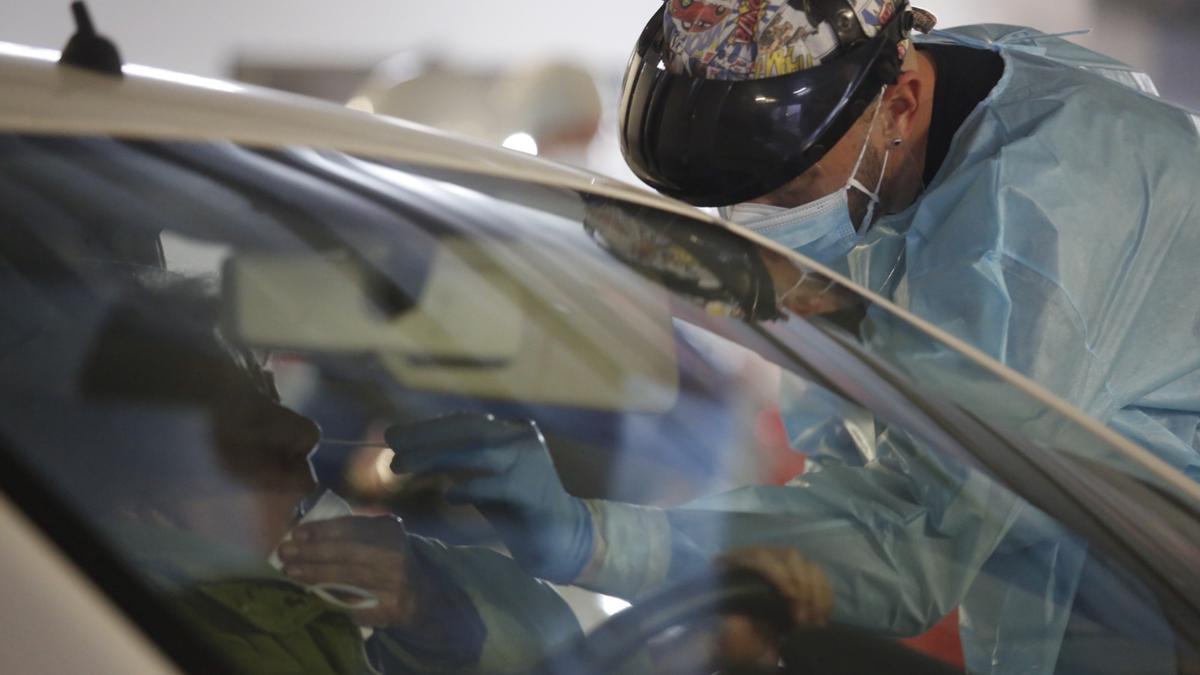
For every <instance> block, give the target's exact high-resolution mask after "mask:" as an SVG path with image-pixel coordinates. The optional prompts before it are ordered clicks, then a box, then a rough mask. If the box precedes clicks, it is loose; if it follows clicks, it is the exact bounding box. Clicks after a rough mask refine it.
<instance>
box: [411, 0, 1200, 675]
mask: <svg viewBox="0 0 1200 675" xmlns="http://www.w3.org/2000/svg"><path fill="white" fill-rule="evenodd" d="M932 23H933V19H932V17H931V16H930V15H928V14H927V13H924V12H921V11H919V10H914V9H913V8H911V7H910V6H909V5H908V3H907V2H906V1H901V2H893V1H892V0H828V1H825V0H807V1H800V0H792V1H790V2H787V3H783V2H778V3H776V2H772V3H768V2H755V1H753V0H691V1H688V0H670V1H669V2H668V3H666V5H665V6H664V7H663V9H662V10H660V11H659V13H658V14H656V15H655V17H654V18H652V20H651V22H650V24H649V25H648V26H647V29H646V31H645V33H644V34H643V36H642V38H641V40H640V41H639V43H638V45H637V47H636V51H635V54H634V58H633V59H632V61H631V64H630V70H629V72H628V74H627V76H626V84H625V91H624V95H623V99H622V119H621V125H622V127H621V133H622V140H623V149H624V151H625V155H626V158H627V160H628V161H629V164H630V166H631V167H632V168H633V169H634V171H635V172H636V173H637V174H638V176H639V177H640V178H642V179H643V180H645V181H646V182H647V183H648V184H650V185H651V186H653V187H654V188H656V189H658V190H659V191H661V192H663V193H665V194H667V195H669V196H673V197H677V198H680V199H683V200H686V201H689V202H691V203H693V204H696V205H699V206H716V207H720V208H721V209H722V211H723V212H724V213H725V214H726V215H727V217H729V218H730V219H732V220H734V221H736V222H738V223H740V224H742V225H745V226H746V227H748V228H750V229H752V230H755V231H757V232H758V233H760V234H762V235H764V236H766V237H768V238H771V239H773V240H775V241H777V242H779V243H780V244H782V245H784V246H787V247H789V248H792V249H795V250H796V251H798V252H800V253H802V254H805V255H807V256H809V257H811V258H813V259H816V260H818V261H819V262H822V263H824V264H827V265H829V266H831V267H833V268H835V269H837V270H840V271H842V272H843V273H845V274H848V275H849V276H850V277H851V278H852V279H853V280H855V281H856V282H858V283H860V284H862V285H864V286H866V287H868V288H870V289H871V290H873V291H875V292H878V293H880V294H882V295H884V296H885V297H888V298H890V299H892V300H893V301H895V302H896V303H898V304H900V305H901V306H903V307H905V308H907V309H909V310H910V311H912V312H913V313H915V314H917V315H918V316H920V317H922V318H924V319H926V320H927V321H929V322H931V323H933V324H935V325H937V326H938V327H940V328H942V329H943V330H945V331H947V332H949V333H951V334H952V335H955V336H956V337H958V338H961V339H963V340H965V341H966V342H968V343H970V344H972V345H974V346H975V347H977V348H979V349H981V350H982V351H984V352H986V353H987V354H989V355H990V356H992V357H994V358H996V359H997V360H999V361H1001V362H1003V363H1005V364H1007V365H1009V366H1010V367H1012V368H1014V369H1016V370H1018V371H1020V372H1022V373H1024V374H1026V375H1028V376H1030V377H1032V378H1033V379H1035V380H1036V381H1038V382H1039V383H1041V384H1042V385H1043V386H1045V387H1046V388H1048V389H1049V390H1050V391H1052V392H1054V393H1055V394H1057V395H1059V396H1060V397H1063V398H1064V399H1066V400H1067V401H1069V402H1071V403H1073V404H1075V405H1076V406H1078V407H1080V408H1082V409H1083V410H1084V411H1086V412H1087V413H1089V414H1090V415H1092V416H1093V417H1095V418H1097V419H1099V420H1101V421H1102V422H1104V423H1106V424H1108V425H1110V426H1111V427H1113V428H1114V429H1116V430H1117V431H1119V432H1121V433H1123V434H1124V435H1126V436H1127V437H1129V438H1131V439H1132V440H1134V441H1136V442H1138V443H1139V444H1141V445H1143V446H1145V447H1147V448H1149V449H1150V450H1151V451H1153V452H1155V453H1156V454H1157V455H1159V456H1160V457H1161V458H1163V459H1164V460H1166V461H1167V462H1168V463H1170V464H1171V465H1173V466H1174V467H1176V468H1177V469H1179V470H1180V471H1182V472H1185V473H1187V474H1188V475H1191V476H1193V477H1195V476H1200V461H1198V459H1200V458H1198V457H1197V455H1196V452H1195V446H1196V443H1197V430H1198V428H1200V393H1198V392H1200V340H1197V339H1196V337H1197V335H1196V330H1197V328H1196V327H1197V325H1200V324H1198V320H1200V305H1198V303H1196V302H1195V301H1194V300H1193V298H1194V297H1195V290H1194V289H1196V288H1198V287H1200V266H1197V265H1195V263H1194V261H1195V258H1196V255H1197V253H1200V195H1198V194H1197V190H1196V189H1195V186H1196V185H1197V177H1200V119H1198V118H1197V117H1196V116H1193V115H1191V114H1189V113H1188V112H1186V111H1184V110H1182V109H1179V108H1177V107H1175V106H1172V105H1171V104H1169V103H1167V102H1165V101H1163V100H1162V99H1160V98H1158V97H1157V95H1156V94H1155V92H1154V91H1153V85H1152V84H1151V83H1150V81H1149V79H1148V78H1146V77H1145V76H1143V75H1141V74H1139V73H1137V72H1135V71H1134V70H1132V69H1131V68H1129V67H1128V66H1125V65H1123V64H1121V63H1119V62H1116V61H1114V60H1112V59H1109V58H1107V57H1104V56H1102V55H1099V54H1096V53H1094V52H1091V51H1088V50H1085V49H1083V48H1080V47H1078V46H1076V45H1073V44H1072V43H1070V42H1068V41H1066V40H1064V39H1062V38H1060V37H1055V36H1048V35H1044V34H1041V33H1039V32H1037V31H1034V30H1031V29H1027V28H1018V27H1011V26H970V27H964V28H959V29H955V30H950V31H944V32H933V33H930V34H928V35H924V36H918V37H916V40H915V43H914V41H913V37H912V36H911V34H910V32H911V30H912V29H914V28H917V29H920V30H929V29H930V28H931V27H932ZM874 328H875V331H874V333H873V336H872V338H873V339H876V340H878V341H879V344H880V345H883V348H890V347H889V346H888V345H892V344H895V342H893V341H889V329H888V325H887V323H886V322H882V323H880V324H879V325H877V326H875V327H874ZM920 348H921V349H924V350H925V351H924V353H922V355H921V358H922V359H924V360H925V362H926V363H936V362H937V361H938V360H939V359H940V358H941V356H940V355H939V354H937V353H936V349H932V350H931V348H930V346H929V345H921V346H920ZM946 362H947V363H948V364H953V363H954V359H946ZM931 368H934V369H936V366H932V367H931ZM783 403H784V409H785V418H786V419H785V422H787V424H788V427H789V433H790V435H791V436H792V438H793V440H794V441H795V444H796V445H798V446H799V445H801V441H803V440H805V439H809V438H812V437H813V436H814V435H813V434H810V433H807V431H808V429H807V428H806V427H807V426H809V425H810V421H809V420H812V419H814V418H819V415H816V416H814V415H812V414H811V412H812V409H813V407H816V406H822V405H826V406H827V405H828V399H827V398H825V399H823V397H822V396H820V395H819V393H814V392H813V391H811V390H804V389H800V388H796V387H793V388H791V389H787V390H785V392H784V395H783ZM475 425H478V427H476V428H473V427H475ZM485 428H486V431H485ZM480 438H483V439H484V442H480V441H479V440H478V439H480ZM389 439H390V440H392V442H393V445H394V447H396V450H397V459H396V462H397V468H398V469H400V470H403V471H444V470H447V469H472V470H473V471H472V472H471V473H470V477H469V478H463V479H462V480H461V481H460V483H459V484H458V485H457V487H456V488H455V489H454V491H453V492H452V493H451V496H452V498H454V499H455V500H458V501H464V502H470V503H474V504H476V505H478V506H479V507H480V508H481V511H482V512H483V513H484V515H485V516H488V517H489V518H490V519H491V520H492V521H493V523H494V524H496V525H497V529H498V531H499V532H500V534H501V536H502V537H503V538H504V539H505V541H506V542H507V543H508V545H509V548H510V549H511V550H512V552H513V554H514V557H515V558H516V559H517V561H518V562H520V563H522V565H523V566H525V568H526V569H527V570H529V571H530V572H532V573H534V574H536V575H538V576H540V577H542V578H546V579H550V580H555V581H559V582H569V583H576V584H580V585H584V586H587V587H590V588H594V589H597V590H601V591H603V592H607V593H610V594H614V595H622V596H624V597H628V598H634V599H636V598H637V597H638V596H639V595H640V594H641V593H643V592H645V591H646V590H648V589H651V588H654V587H655V586H657V585H660V584H662V583H664V582H666V581H668V580H671V579H673V578H677V577H678V576H680V575H681V574H683V573H684V572H685V571H686V570H688V569H689V563H688V561H691V560H695V559H698V558H702V557H704V556H705V555H709V556H716V555H719V554H720V553H721V552H722V551H720V550H717V549H720V548H725V549H728V548H734V547H739V546H753V545H756V544H771V545H779V544H781V543H788V544H789V545H793V546H795V547H797V548H798V549H800V550H801V551H803V552H804V553H805V554H806V555H809V556H810V557H812V558H813V559H815V560H817V561H818V562H821V563H823V568H824V570H825V572H826V573H827V574H828V575H829V577H830V583H831V585H832V586H833V591H834V596H835V602H834V615H833V616H834V619H835V620H839V621H846V622H852V623H857V624H859V625H863V626H866V627H869V628H874V629H878V630H880V631H883V632H890V633H893V634H913V633H915V632H919V631H920V630H923V629H924V628H926V627H928V625H930V624H931V623H932V622H934V621H936V620H937V618H938V617H940V616H942V615H944V614H945V613H947V612H949V611H950V610H952V609H953V608H954V607H956V606H960V605H961V607H962V623H963V625H962V631H961V632H962V637H963V645H964V652H965V655H966V658H967V662H968V664H967V665H968V668H969V669H970V670H971V671H972V672H979V673H1016V672H1021V673H1049V672H1103V671H1104V670H1112V669H1113V668H1118V666H1115V665H1113V664H1117V663H1120V660H1119V659H1117V658H1109V657H1110V656H1114V655H1113V654H1112V653H1111V647H1112V646H1113V645H1115V644H1117V643H1115V642H1113V643H1111V644H1107V645H1106V643H1105V640H1102V639H1101V640H1097V639H1095V635H1096V634H1097V633H1093V637H1092V639H1091V641H1088V640H1087V639H1086V636H1085V635H1084V633H1085V632H1086V631H1087V626H1092V627H1094V626H1095V625H1103V626H1104V627H1106V628H1108V629H1111V630H1112V631H1116V632H1120V633H1123V634H1125V635H1127V636H1128V635H1133V634H1136V636H1135V639H1141V640H1143V641H1144V642H1145V643H1154V642H1155V641H1160V640H1161V641H1165V643H1168V644H1169V642H1170V630H1169V628H1168V627H1167V626H1166V624H1165V623H1164V621H1163V619H1162V618H1161V617H1159V616H1157V615H1156V614H1155V612H1154V611H1153V608H1146V607H1141V608H1138V609H1136V610H1135V609H1131V607H1133V606H1132V605H1131V604H1129V603H1125V604H1122V603H1121V602H1118V601H1116V600H1113V602H1112V606H1111V607H1109V606H1105V605H1104V597H1101V596H1104V595H1108V594H1103V593H1101V594H1092V595H1090V596H1089V597H1087V598H1082V597H1081V596H1080V593H1081V592H1082V591H1081V590H1080V589H1083V588H1088V587H1090V585H1092V583H1093V581H1095V580H1097V579H1101V578H1103V577H1105V575H1106V573H1107V572H1108V571H1109V570H1107V568H1104V567H1103V566H1102V565H1100V564H1099V563H1097V562H1095V561H1093V560H1092V559H1091V558H1089V555H1088V552H1087V549H1086V546H1085V545H1084V544H1083V543H1082V542H1081V541H1079V540H1078V539H1076V538H1075V537H1073V535H1071V534H1070V533H1068V532H1066V531H1064V530H1062V529H1061V528H1060V527H1059V526H1057V524H1056V523H1054V522H1053V521H1051V520H1050V519H1048V518H1046V517H1045V516H1042V515H1040V514H1039V513H1038V512H1036V511H1035V510H1033V509H1031V508H1029V507H1028V506H1027V505H1025V504H1023V503H1022V502H1020V500H1017V499H1015V498H1014V497H1012V495H1011V494H1010V493H1008V492H1007V491H1006V490H1004V489H1002V488H1000V487H999V486H996V485H994V484H993V483H991V482H990V481H987V480H985V479H981V478H980V477H979V476H976V475H974V474H971V473H969V472H967V473H961V472H958V473H956V472H954V471H949V472H941V473H939V472H938V471H937V470H927V469H926V470H925V471H924V473H923V472H922V469H921V468H920V467H921V466H922V465H926V464H928V463H923V462H917V461H910V460H914V459H919V458H921V457H922V455H921V454H920V453H921V450H920V449H919V447H914V443H913V442H912V441H911V440H909V439H907V438H905V437H904V436H903V434H902V433H899V432H897V431H896V430H884V431H882V432H880V433H879V435H878V436H877V438H876V442H875V444H874V447H872V448H871V452H873V453H875V455H874V457H860V458H858V459H857V460H856V459H855V458H854V457H853V456H852V455H853V449H852V448H851V449H850V450H849V451H846V452H833V453H829V448H819V449H815V450H816V451H818V452H819V453H822V456H821V459H822V460H828V461H829V462H833V463H835V464H837V465H838V466H839V470H837V471H823V472H820V473H817V474H813V475H811V476H805V477H804V480H801V481H797V482H796V484H794V485H792V486H790V487H755V488H747V489H743V490H739V491H736V492H733V493H729V494H727V495H720V496H717V497H714V498H708V499H705V500H702V501H701V502H699V503H697V504H692V505H689V506H688V507H686V508H677V509H670V510H666V511H664V510H659V509H654V508H645V507H638V506H632V505H627V504H617V503H612V502H600V501H587V500H579V499H576V498H574V497H572V496H570V495H568V494H567V493H566V492H565V491H563V490H562V488H561V485H560V484H559V482H558V481H557V478H556V477H555V476H554V474H553V467H552V465H551V463H550V461H549V458H548V456H547V455H546V453H545V450H544V447H543V442H542V440H541V436H540V434H539V433H538V432H537V428H536V425H531V424H528V423H517V422H503V421H499V420H488V419H483V420H476V421H475V422H473V423H463V421H462V420H454V421H452V422H451V423H449V424H445V423H443V424H437V423H430V426H428V427H425V428H423V429H422V430H420V432H419V433H413V430H411V429H406V430H395V431H394V433H393V434H390V435H389ZM414 439H417V440H414ZM471 439H474V440H471ZM468 449H469V451H468ZM797 449H798V450H801V451H808V450H810V448H806V447H797ZM843 450H844V449H843ZM871 460H874V461H871ZM868 464H870V466H868ZM459 475H460V476H461V475H464V474H462V473H460V474H459ZM898 486H899V487H898ZM980 514H982V515H980ZM965 516H972V517H965ZM722 517H723V518H724V519H725V521H724V526H723V528H721V531H722V532H723V535H724V536H723V537H721V538H719V539H712V540H711V541H710V540H709V539H707V538H706V536H705V526H704V524H703V522H704V521H705V519H708V520H710V521H711V520H713V519H720V518H722ZM789 538H790V539H789ZM830 551H834V553H830ZM839 560H840V561H855V563H856V564H857V565H858V566H857V567H855V568H853V569H848V566H847V565H844V564H843V565H839ZM863 561H865V562H863ZM1096 583H1099V582H1096ZM1116 585H1117V584H1115V582H1112V580H1111V579H1110V580H1109V586H1108V587H1110V588H1115V587H1116ZM1111 595H1112V596H1113V597H1114V598H1116V596H1118V595H1122V594H1119V593H1113V594H1111ZM1085 600H1086V601H1085ZM1085 615H1086V620H1085V618H1084V617H1085ZM1089 622H1090V623H1089ZM1098 634H1100V635H1104V634H1105V633H1103V632H1101V633H1098ZM1120 644H1126V643H1120ZM1105 647H1109V648H1110V650H1109V652H1106V650H1105ZM1171 651H1172V649H1171V648H1170V647H1169V646H1168V647H1166V648H1164V649H1163V650H1161V651H1160V652H1156V654H1158V655H1159V656H1161V660H1160V661H1159V662H1149V661H1147V662H1144V663H1143V664H1142V665H1141V666H1140V667H1139V671H1140V672H1175V671H1176V670H1177V666H1176V664H1174V663H1173V662H1172V656H1171Z"/></svg>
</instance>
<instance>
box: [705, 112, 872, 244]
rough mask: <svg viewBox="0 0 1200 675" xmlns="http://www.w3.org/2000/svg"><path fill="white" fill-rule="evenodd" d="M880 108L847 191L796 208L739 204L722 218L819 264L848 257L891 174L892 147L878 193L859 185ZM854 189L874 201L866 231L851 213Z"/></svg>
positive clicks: (869, 128) (870, 219)
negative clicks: (887, 174) (888, 165)
mask: <svg viewBox="0 0 1200 675" xmlns="http://www.w3.org/2000/svg"><path fill="white" fill-rule="evenodd" d="M881 108H883V102H882V100H880V102H879V103H877V104H876V106H875V112H874V114H872V116H871V123H870V125H869V126H868V127H867V134H866V138H865V139H863V146H862V150H861V151H860V152H859V153H858V161H857V162H855V164H854V168H853V169H852V170H851V171H850V178H849V180H848V181H847V182H846V185H845V186H844V187H842V188H841V189H839V190H838V191H836V192H834V193H832V194H829V195H826V196H824V197H822V198H820V199H817V200H815V201H812V202H809V203H807V204H802V205H800V206H796V207H793V208H786V207H782V206H772V205H770V204H755V203H745V204H735V205H734V206H727V207H722V208H721V209H720V213H721V216H722V217H724V218H725V219H726V220H730V221H733V222H735V223H737V224H738V225H741V226H743V227H745V228H748V229H751V230H754V231H755V232H757V233H758V234H761V235H763V236H764V237H767V238H768V239H771V240H772V241H775V242H778V243H779V244H782V245H783V246H786V247H788V248H790V249H792V250H794V251H796V252H798V253H800V254H802V255H805V256H807V257H809V258H812V259H813V260H816V261H817V262H820V263H831V262H834V261H836V260H838V259H839V258H841V257H844V256H845V255H846V254H848V253H849V252H850V251H851V250H852V249H853V248H854V247H855V246H856V245H857V244H858V243H859V242H860V241H861V240H862V237H863V234H864V233H865V232H866V231H867V228H868V227H870V225H871V223H872V222H874V218H875V212H876V210H877V209H878V207H879V202H880V200H879V189H880V188H881V187H882V186H883V178H884V176H885V175H886V173H887V164H888V159H889V158H890V156H891V148H890V147H889V148H888V149H887V150H885V151H884V155H883V162H882V165H881V167H880V169H879V179H878V180H877V181H876V183H875V189H874V190H871V189H868V188H867V187H866V186H865V185H863V184H862V183H861V182H859V180H858V173H859V171H860V170H861V169H862V166H863V160H864V159H865V158H866V156H867V150H868V149H869V148H870V143H871V133H872V132H873V131H874V130H875V123H876V122H877V121H878V120H879V111H880V109H881ZM851 190H858V191H859V192H862V193H863V194H864V195H866V196H867V199H868V201H869V202H870V204H869V206H868V207H867V213H866V216H865V217H864V218H863V220H862V226H861V227H855V224H854V216H853V215H852V213H851V211H850V191H851Z"/></svg>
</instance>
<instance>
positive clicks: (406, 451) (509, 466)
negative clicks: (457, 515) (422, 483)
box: [385, 413, 592, 583]
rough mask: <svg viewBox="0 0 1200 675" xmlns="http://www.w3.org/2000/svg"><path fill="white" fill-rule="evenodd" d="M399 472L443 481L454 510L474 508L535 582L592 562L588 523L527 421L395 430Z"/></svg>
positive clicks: (481, 418) (484, 419)
mask: <svg viewBox="0 0 1200 675" xmlns="http://www.w3.org/2000/svg"><path fill="white" fill-rule="evenodd" d="M385 437H386V438H387V442H388V445H390V446H391V447H392V449H393V450H394V451H395V453H396V457H395V459H394V460H392V470H393V471H395V472H397V473H414V474H441V475H445V476H447V477H449V479H450V480H451V481H452V482H453V487H451V488H450V490H448V491H447V493H446V499H447V501H449V502H450V503H452V504H471V505H474V506H475V507H476V508H477V509H478V510H479V512H480V513H482V514H483V517H484V518H486V519H487V520H488V522H490V523H491V524H492V527H493V528H495V530H496V532H497V534H499V535H500V538H501V539H502V540H503V541H504V544H505V545H506V546H507V547H508V549H509V551H510V552H511V553H512V556H513V558H514V559H515V560H516V561H517V562H518V563H519V564H520V565H521V566H522V567H523V568H524V569H525V571H527V572H529V573H530V574H532V575H533V576H536V577H540V578H542V579H547V580H550V581H555V582H559V583H568V582H570V581H572V580H574V579H575V577H576V576H578V575H579V572H580V571H581V570H582V569H583V568H584V566H585V565H587V563H588V560H589V559H590V558H591V555H592V517H591V514H590V513H589V512H588V509H587V507H586V506H585V505H584V503H583V500H581V499H579V498H577V497H572V496H571V495H569V494H567V491H566V490H565V489H563V486H562V482H561V481H560V480H559V478H558V474H557V473H556V472H555V470H554V464H553V462H552V461H551V459H550V453H549V451H548V450H547V449H546V442H545V440H544V439H543V438H542V434H541V432H540V431H539V430H538V428H537V425H536V424H535V423H533V422H531V421H527V420H525V421H513V420H500V419H496V418H495V417H492V416H491V415H483V414H477V413H458V414H454V415H448V416H446V417H439V418H435V419H431V420H424V421H421V422H415V423H412V424H405V425H400V426H394V427H392V428H390V429H388V430H387V432H386V434H385Z"/></svg>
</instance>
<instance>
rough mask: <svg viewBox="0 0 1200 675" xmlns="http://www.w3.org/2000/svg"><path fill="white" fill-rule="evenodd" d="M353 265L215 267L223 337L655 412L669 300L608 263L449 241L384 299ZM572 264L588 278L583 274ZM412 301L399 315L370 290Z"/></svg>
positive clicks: (500, 393)
mask: <svg viewBox="0 0 1200 675" xmlns="http://www.w3.org/2000/svg"><path fill="white" fill-rule="evenodd" d="M363 265H364V263H363V262H361V261H356V260H354V259H352V258H350V257H349V256H344V257H338V256H328V255H318V254H316V253H307V254H245V255H240V256H236V257H234V258H232V259H230V260H229V261H227V262H226V264H225V274H224V284H225V297H226V307H227V310H226V311H227V318H226V322H225V323H226V329H227V330H228V331H229V334H230V335H231V336H233V337H236V338H237V339H239V340H241V341H242V342H244V343H246V344H249V345H252V346H259V347H267V348H274V349H287V350H292V351H316V352H341V353H346V352H361V353H369V354H374V355H377V356H378V357H379V359H380V361H381V362H382V363H383V364H384V366H385V367H386V368H387V370H388V371H389V372H390V373H391V375H392V376H393V377H394V378H395V379H396V380H397V381H398V382H400V383H402V384H403V385H405V386H407V387H410V388H415V389H422V390H428V391H436V392H442V393H451V394H457V395H464V396H477V397H485V398H490V399H498V400H511V401H518V402H523V403H537V404H552V405H567V406H573V407H584V408H598V409H603V410H625V411H645V412H663V411H666V410H668V409H670V407H671V406H672V405H674V402H675V399H676V397H677V396H678V388H679V382H678V380H679V371H678V369H679V366H678V364H677V363H676V352H675V334H674V330H673V324H672V318H671V317H672V314H671V312H670V305H669V300H668V297H667V293H666V291H664V290H662V289H661V288H659V287H657V286H654V285H652V284H649V283H648V282H646V281H645V280H644V279H641V278H640V277H638V276H637V275H634V274H631V273H630V272H629V271H628V269H627V268H625V267H623V266H621V265H619V264H617V263H615V262H612V261H611V260H610V259H608V258H607V257H605V258H596V259H587V260H571V261H568V260H549V259H547V256H546V251H545V250H543V249H542V248H540V247H539V246H538V245H536V244H532V243H527V242H520V241H503V242H498V241H475V240H466V239H446V240H443V241H441V242H439V244H438V246H437V248H436V250H435V252H434V254H433V255H432V256H431V261H430V263H429V265H428V268H427V272H426V273H425V274H424V277H423V284H422V287H421V288H419V289H411V288H403V289H391V290H389V289H386V288H385V289H382V291H381V289H380V287H379V284H380V280H381V279H383V281H384V282H385V283H391V282H390V281H387V279H386V278H385V277H381V275H380V273H379V272H378V271H375V272H373V275H374V276H372V271H371V270H366V271H364V270H363ZM580 265H582V266H584V267H586V268H587V269H580ZM381 292H382V293H384V295H388V296H392V297H393V299H394V297H395V296H396V295H398V294H404V293H407V294H408V295H409V296H413V297H412V298H411V299H409V300H408V302H406V303H404V305H405V306H406V309H405V310H404V311H402V312H399V313H394V314H389V312H388V311H387V310H388V307H391V306H394V305H395V303H388V302H382V303H381V302H379V300H378V295H379V293H381Z"/></svg>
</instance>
